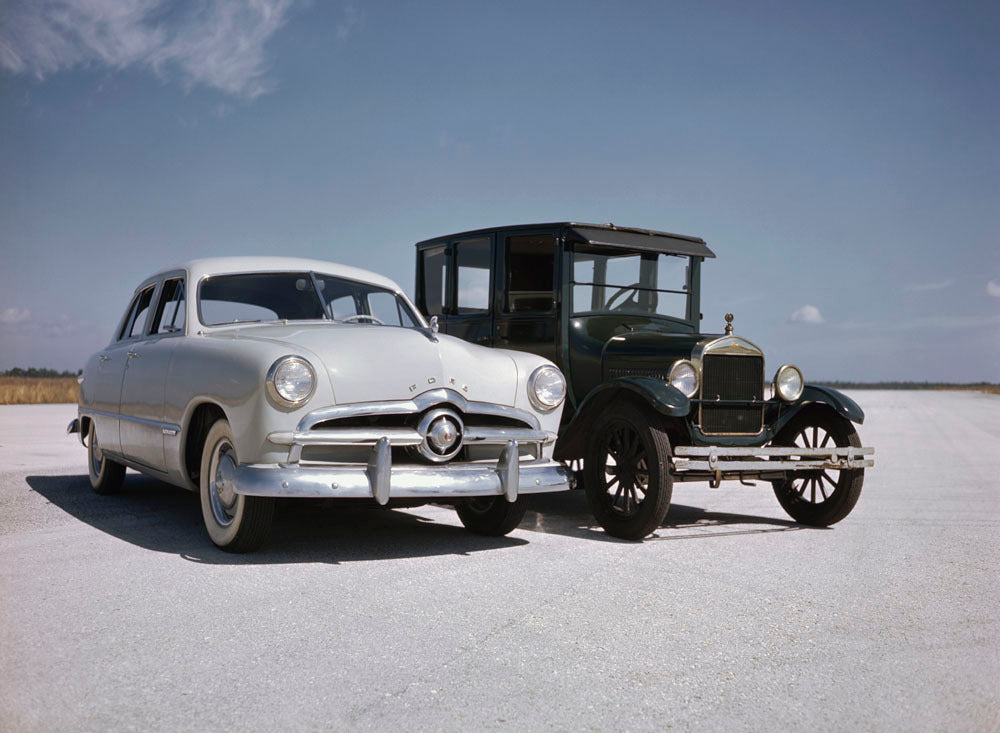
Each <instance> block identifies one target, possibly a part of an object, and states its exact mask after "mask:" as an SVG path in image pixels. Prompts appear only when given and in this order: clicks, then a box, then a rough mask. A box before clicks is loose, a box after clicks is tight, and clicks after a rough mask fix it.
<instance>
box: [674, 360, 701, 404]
mask: <svg viewBox="0 0 1000 733" xmlns="http://www.w3.org/2000/svg"><path fill="white" fill-rule="evenodd" d="M684 365H687V366H690V367H691V370H692V371H693V372H694V388H693V389H692V390H691V394H688V393H687V392H685V391H684V390H682V389H681V388H680V387H678V386H676V385H675V384H674V371H676V370H677V369H678V368H680V367H682V366H684ZM667 384H669V385H670V386H671V387H673V388H674V389H676V390H677V391H678V392H680V393H681V394H682V395H684V396H685V397H687V398H688V399H689V400H690V399H692V398H693V397H694V396H695V395H696V394H698V392H699V390H700V389H701V370H699V369H698V366H697V365H696V364H695V363H694V361H692V360H691V359H678V360H677V361H675V362H674V363H673V365H671V367H670V371H669V372H668V373H667Z"/></svg>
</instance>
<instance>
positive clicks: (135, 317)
mask: <svg viewBox="0 0 1000 733" xmlns="http://www.w3.org/2000/svg"><path fill="white" fill-rule="evenodd" d="M153 290H155V286H154V285H150V286H149V287H148V288H146V289H145V290H143V291H142V292H141V293H139V294H138V295H137V296H136V298H135V300H133V301H132V307H131V308H129V313H128V317H127V318H126V319H125V324H124V325H123V326H122V331H121V333H120V334H118V338H119V340H121V339H130V338H135V337H136V336H141V335H142V329H143V327H144V326H145V325H146V316H147V315H149V303H150V301H151V300H152V299H153Z"/></svg>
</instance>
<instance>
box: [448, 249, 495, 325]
mask: <svg viewBox="0 0 1000 733" xmlns="http://www.w3.org/2000/svg"><path fill="white" fill-rule="evenodd" d="M455 267H456V268H457V270H458V282H457V283H456V293H457V296H458V297H457V298H456V305H457V306H458V312H459V313H485V312H488V311H489V309H490V240H489V238H488V237H482V238H480V239H467V240H465V241H463V242H458V243H456V245H455Z"/></svg>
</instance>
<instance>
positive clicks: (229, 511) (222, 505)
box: [208, 440, 239, 527]
mask: <svg viewBox="0 0 1000 733" xmlns="http://www.w3.org/2000/svg"><path fill="white" fill-rule="evenodd" d="M210 475H211V479H210V482H209V487H208V492H209V498H210V499H211V504H212V514H213V516H214V517H215V521H217V522H218V523H219V524H221V525H222V526H224V527H225V526H228V525H229V524H231V523H232V521H233V517H235V516H236V502H237V500H238V499H239V495H238V494H237V493H236V454H235V452H234V451H233V446H232V445H230V443H229V441H227V440H222V441H220V442H219V444H218V445H217V446H216V447H215V450H214V451H213V453H212V465H211V474H210Z"/></svg>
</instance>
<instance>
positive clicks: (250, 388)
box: [69, 257, 569, 552]
mask: <svg viewBox="0 0 1000 733" xmlns="http://www.w3.org/2000/svg"><path fill="white" fill-rule="evenodd" d="M80 387H81V388H80V406H79V418H78V419H76V420H74V421H73V422H72V423H71V424H70V426H69V432H71V433H78V434H79V436H80V440H81V442H82V443H83V444H84V445H85V446H86V448H87V450H88V456H89V469H90V483H91V485H92V486H93V488H94V490H95V491H97V492H98V493H110V492H114V491H116V490H118V489H119V488H120V487H121V485H122V482H123V479H124V475H125V467H126V466H129V467H131V468H133V469H135V470H137V471H141V472H142V473H145V474H149V475H150V476H155V477H157V478H160V479H163V480H164V481H168V482H170V483H172V484H176V485H177V486H181V487H184V488H186V489H190V490H192V491H199V492H200V494H201V506H202V513H203V515H204V519H205V527H206V528H207V530H208V534H209V536H210V537H211V539H212V541H213V542H214V543H215V544H216V545H218V546H219V547H222V548H224V549H226V550H230V551H234V552H243V551H248V550H252V549H255V548H256V547H258V546H259V545H260V544H261V543H262V542H263V541H264V539H265V538H266V536H267V532H268V529H269V527H270V524H271V519H272V516H273V512H274V501H275V499H276V498H279V497H309V498H352V499H359V498H361V499H373V500H374V501H376V502H378V503H379V504H383V505H384V504H387V503H388V502H390V501H394V502H396V503H406V502H411V503H420V502H421V501H424V502H426V501H436V502H446V503H452V504H454V506H455V508H456V509H457V511H458V515H459V517H460V518H461V521H462V523H463V524H464V525H465V526H466V527H467V528H469V529H470V530H472V531H473V532H477V533H482V534H494V535H500V534H506V533H507V532H510V531H511V530H512V529H513V528H514V527H516V526H517V524H518V523H519V522H520V520H521V517H522V516H523V514H524V504H523V501H522V500H521V497H522V496H523V495H524V494H530V493H539V492H548V491H561V490H564V489H567V488H569V473H568V471H567V470H566V469H565V468H564V467H563V466H562V465H561V464H559V463H557V462H555V461H553V460H552V449H553V445H554V442H555V439H556V432H557V430H558V428H559V419H560V414H561V412H562V402H563V398H564V396H565V393H566V383H565V380H564V379H563V376H562V374H561V373H560V371H559V370H558V369H557V368H556V367H555V366H554V365H553V364H552V363H551V362H549V361H547V360H545V359H543V358H541V357H538V356H535V355H532V354H527V353H522V352H515V351H503V350H498V349H488V348H485V347H482V346H476V345H473V344H469V343H466V342H464V341H461V340H459V339H457V338H452V337H450V336H445V335H443V334H438V333H437V325H436V322H435V321H433V320H432V322H431V324H428V323H427V322H426V321H425V320H424V319H423V317H422V316H421V315H420V313H419V312H418V311H417V309H416V308H415V307H414V306H413V304H412V303H411V302H410V300H409V299H408V298H407V297H406V295H404V294H403V292H402V291H401V290H400V288H399V286H398V285H396V283H394V282H392V281H391V280H388V279H386V278H384V277H381V276H379V275H376V274H374V273H371V272H366V271H364V270H359V269H355V268H353V267H345V266H341V265H336V264H332V263H330V262H321V261H315V260H302V259H292V258H284V257H281V258H279V257H234V258H218V259H203V260H195V261H192V262H188V263H186V264H184V265H181V266H179V267H176V268H173V269H170V270H166V271H164V272H161V273H159V274H157V275H154V276H152V277H150V278H148V279H146V280H145V281H144V282H143V283H142V284H141V285H140V286H139V287H138V288H137V289H136V291H135V294H134V295H133V297H132V301H131V304H130V305H129V307H128V310H127V311H126V312H125V315H124V317H123V318H122V321H121V323H120V324H119V325H118V328H117V330H116V331H115V334H114V338H113V340H112V341H111V343H110V344H108V346H107V347H105V348H104V349H101V351H99V352H98V353H96V354H94V355H93V356H92V357H91V358H90V359H89V361H88V362H87V366H86V368H85V369H84V372H83V376H82V378H81V384H80Z"/></svg>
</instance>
